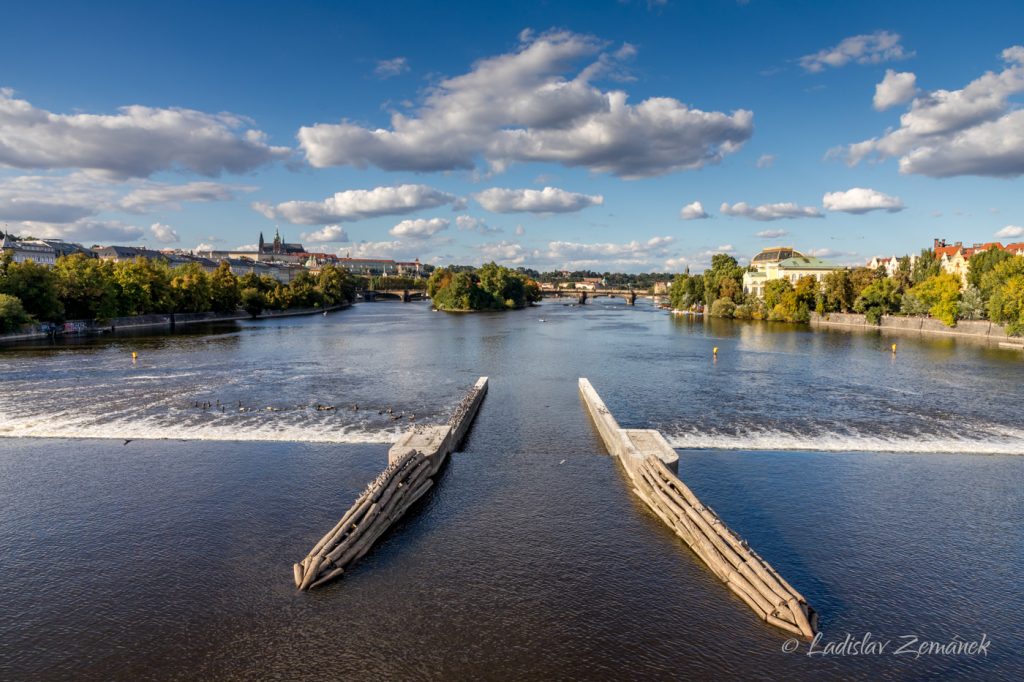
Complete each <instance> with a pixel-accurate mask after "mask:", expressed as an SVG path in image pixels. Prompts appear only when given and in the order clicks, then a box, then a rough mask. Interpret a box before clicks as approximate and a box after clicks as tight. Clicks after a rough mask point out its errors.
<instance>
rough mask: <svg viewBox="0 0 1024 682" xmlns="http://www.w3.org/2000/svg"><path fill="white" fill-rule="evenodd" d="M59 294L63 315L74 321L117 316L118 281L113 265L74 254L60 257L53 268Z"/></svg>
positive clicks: (80, 254) (81, 254)
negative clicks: (62, 305)
mask: <svg viewBox="0 0 1024 682" xmlns="http://www.w3.org/2000/svg"><path fill="white" fill-rule="evenodd" d="M53 273H54V275H55V276H56V278H57V282H56V286H57V297H58V298H59V299H60V301H61V303H63V304H64V314H65V316H66V317H67V318H69V319H72V320H106V319H110V318H111V317H117V282H116V280H115V278H114V264H113V263H112V262H110V261H102V260H98V259H96V258H89V257H87V256H86V255H85V254H83V253H73V254H71V255H69V256H64V257H62V258H58V259H57V264H56V265H55V266H54V268H53Z"/></svg>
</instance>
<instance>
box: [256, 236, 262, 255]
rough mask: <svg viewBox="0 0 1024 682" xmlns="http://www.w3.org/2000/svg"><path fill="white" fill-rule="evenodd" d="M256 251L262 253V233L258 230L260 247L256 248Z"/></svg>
mask: <svg viewBox="0 0 1024 682" xmlns="http://www.w3.org/2000/svg"><path fill="white" fill-rule="evenodd" d="M256 253H263V233H262V232H260V247H259V248H258V249H257V250H256Z"/></svg>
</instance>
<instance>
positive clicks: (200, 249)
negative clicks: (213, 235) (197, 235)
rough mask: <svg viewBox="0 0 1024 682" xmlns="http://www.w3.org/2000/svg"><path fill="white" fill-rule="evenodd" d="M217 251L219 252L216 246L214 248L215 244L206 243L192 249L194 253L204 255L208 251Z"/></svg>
mask: <svg viewBox="0 0 1024 682" xmlns="http://www.w3.org/2000/svg"><path fill="white" fill-rule="evenodd" d="M216 250H217V247H216V246H214V245H213V244H207V243H206V242H200V243H198V244H196V245H195V248H193V249H192V251H193V252H194V253H204V252H207V251H216Z"/></svg>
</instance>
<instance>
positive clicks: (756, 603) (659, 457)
mask: <svg viewBox="0 0 1024 682" xmlns="http://www.w3.org/2000/svg"><path fill="white" fill-rule="evenodd" d="M579 385H580V393H581V395H582V396H583V399H584V402H585V403H586V404H587V408H588V409H589V410H590V414H591V416H592V417H593V419H594V422H595V424H596V425H597V428H598V432H599V433H600V435H601V438H602V440H604V443H605V446H606V447H607V448H608V450H609V452H611V454H613V455H615V456H616V457H618V459H619V461H620V462H621V463H622V465H623V468H625V470H626V473H627V474H629V477H630V479H631V480H632V482H633V492H635V493H636V494H637V496H638V497H639V498H640V499H641V500H643V501H644V503H645V504H647V506H648V507H650V509H651V511H653V512H654V513H655V514H656V515H657V516H658V517H659V518H660V519H661V520H662V521H664V522H665V524H666V525H668V527H669V528H671V529H672V530H673V531H674V532H675V534H676V535H678V536H679V537H680V538H681V539H682V540H683V542H685V543H686V544H687V546H689V547H690V549H692V550H693V552H694V553H695V554H696V555H697V556H698V557H700V559H701V560H702V561H703V562H704V563H705V564H706V565H707V566H708V568H710V569H711V571H712V573H714V574H715V575H716V576H718V578H719V579H720V580H721V581H722V582H724V583H725V584H726V586H727V587H728V588H729V589H730V590H732V591H733V592H734V593H735V594H736V596H738V597H739V598H740V599H742V600H743V601H744V603H746V604H747V606H749V607H750V608H751V609H753V611H754V613H756V614H757V615H758V616H759V617H760V618H761V619H762V620H763V621H765V622H766V623H769V624H771V625H774V626H776V627H778V628H780V629H782V630H785V631H786V632H790V633H792V634H795V635H797V636H800V637H804V638H806V639H813V638H814V634H815V633H816V632H817V622H818V618H817V613H815V611H814V609H813V608H811V607H810V606H809V605H808V604H807V600H806V599H804V598H803V596H802V595H801V594H800V593H799V592H797V591H796V590H795V589H793V587H792V586H791V585H790V584H789V583H788V582H786V581H785V580H784V579H783V578H782V576H780V575H779V574H778V573H777V572H776V571H775V569H774V568H772V567H771V565H770V564H769V563H768V562H767V561H765V560H764V559H762V558H761V557H760V555H758V554H757V552H755V551H754V550H753V549H751V548H750V547H749V546H748V545H747V543H746V541H745V540H743V539H742V538H741V537H739V536H738V535H737V534H736V533H735V532H733V531H732V530H731V529H730V528H729V527H728V526H726V525H725V523H724V522H723V521H722V520H721V519H720V518H719V517H718V515H717V514H715V512H714V511H713V510H712V509H711V508H710V507H707V506H706V505H704V504H703V503H701V501H700V500H699V499H698V498H697V496H696V495H694V494H693V492H692V491H691V490H690V489H689V488H688V487H687V486H686V485H685V484H684V483H683V482H682V481H681V480H679V478H678V476H676V474H675V472H674V471H673V469H675V468H677V467H678V455H677V454H676V453H675V451H674V450H673V449H672V447H671V446H670V445H669V444H668V442H667V441H666V440H665V438H664V436H662V435H661V434H660V433H659V432H658V431H655V430H652V429H621V428H619V425H618V423H617V422H616V421H615V418H614V417H613V416H612V414H611V412H609V411H608V408H607V407H606V406H605V404H604V401H602V400H601V398H600V396H598V395H597V392H596V391H595V390H594V387H593V386H591V384H590V382H589V381H587V380H586V379H580V382H579Z"/></svg>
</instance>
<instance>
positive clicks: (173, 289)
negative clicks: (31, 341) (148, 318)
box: [0, 253, 355, 331]
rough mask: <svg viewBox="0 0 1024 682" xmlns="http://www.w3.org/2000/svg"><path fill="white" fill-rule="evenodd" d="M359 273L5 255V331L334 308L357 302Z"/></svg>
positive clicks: (0, 319) (0, 286)
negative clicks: (49, 260)
mask: <svg viewBox="0 0 1024 682" xmlns="http://www.w3.org/2000/svg"><path fill="white" fill-rule="evenodd" d="M354 299H355V286H354V283H353V278H352V277H351V276H350V275H349V273H348V272H347V271H346V270H344V269H343V268H337V267H335V266H333V265H329V264H328V265H325V266H324V267H323V268H322V269H321V270H320V272H319V274H317V275H313V274H312V273H310V272H308V271H306V270H303V271H302V272H299V273H298V274H297V275H296V276H295V278H294V279H293V280H292V281H291V282H290V283H289V284H282V283H281V282H279V281H277V280H276V279H274V278H273V277H270V276H268V275H257V274H255V273H248V274H245V275H243V276H241V277H238V276H236V275H235V274H234V273H232V272H231V268H230V266H229V265H228V263H227V262H226V261H222V262H221V263H220V265H219V266H218V267H217V269H216V270H215V271H214V272H212V273H207V272H206V271H205V270H204V269H203V268H202V267H201V266H200V265H199V264H198V263H185V264H183V265H179V266H176V267H173V268H172V267H170V265H169V264H168V263H167V262H166V261H164V260H161V259H150V258H144V257H139V258H136V259H134V260H126V261H118V262H116V263H115V262H113V261H104V260H99V259H96V258H89V257H87V256H85V255H84V254H80V253H79V254H72V255H69V256H64V257H62V258H58V259H57V263H56V265H55V266H54V267H47V266H44V265H39V264H38V263H35V262H33V261H31V260H28V261H24V262H22V263H15V262H13V260H12V258H11V255H10V254H2V255H0V331H12V330H14V329H17V328H18V327H19V326H21V325H22V324H25V323H28V322H63V321H64V320H100V321H103V320H109V319H112V318H115V317H127V316H132V315H150V314H166V313H204V312H224V313H230V312H235V311H237V310H238V309H239V308H242V309H244V310H245V311H246V312H248V313H249V314H250V315H254V316H255V315H258V314H259V313H260V312H262V311H263V310H284V309H288V308H315V307H328V306H332V305H336V304H339V303H342V302H344V301H349V302H351V301H353V300H354Z"/></svg>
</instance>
